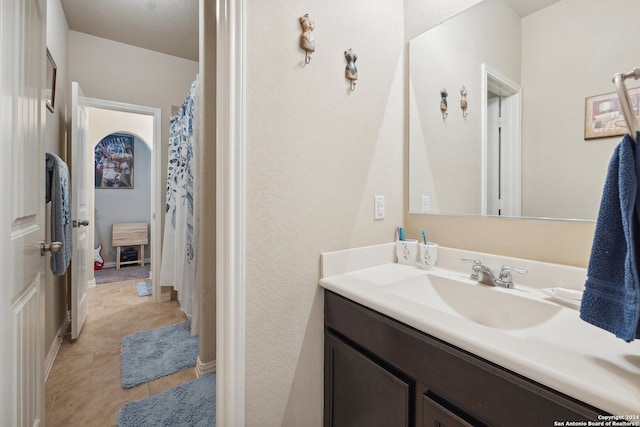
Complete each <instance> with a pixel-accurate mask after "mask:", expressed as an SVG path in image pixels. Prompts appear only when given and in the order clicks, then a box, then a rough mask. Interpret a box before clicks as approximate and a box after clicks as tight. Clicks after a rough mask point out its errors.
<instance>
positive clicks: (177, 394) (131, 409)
mask: <svg viewBox="0 0 640 427" xmlns="http://www.w3.org/2000/svg"><path fill="white" fill-rule="evenodd" d="M215 425H216V376H215V375H205V376H203V377H201V378H198V379H195V380H193V381H189V382H188V383H185V384H182V385H179V386H178V387H175V388H172V389H170V390H167V391H164V392H162V393H159V394H156V395H154V396H150V397H146V398H144V399H141V400H136V401H133V402H129V403H127V404H125V405H124V406H123V407H122V408H120V411H119V412H118V427H141V426H167V427H168V426H171V427H174V426H184V427H187V426H188V427H200V426H201V427H215Z"/></svg>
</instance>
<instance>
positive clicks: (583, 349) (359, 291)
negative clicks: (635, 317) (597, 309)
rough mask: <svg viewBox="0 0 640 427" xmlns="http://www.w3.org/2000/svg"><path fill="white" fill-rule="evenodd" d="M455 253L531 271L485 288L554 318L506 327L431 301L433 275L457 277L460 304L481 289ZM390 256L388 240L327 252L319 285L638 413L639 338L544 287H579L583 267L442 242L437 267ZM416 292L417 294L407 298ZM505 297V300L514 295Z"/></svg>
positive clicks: (613, 409)
mask: <svg viewBox="0 0 640 427" xmlns="http://www.w3.org/2000/svg"><path fill="white" fill-rule="evenodd" d="M460 258H474V259H479V260H481V261H482V262H483V264H484V265H488V266H490V267H492V268H497V269H498V271H499V267H500V265H502V264H509V265H512V266H515V267H521V268H526V269H528V270H529V273H528V274H526V275H519V274H513V280H514V283H515V289H500V288H494V287H490V288H491V289H490V291H489V292H496V293H510V292H511V293H514V292H515V293H517V295H519V296H522V297H523V298H526V299H530V300H536V301H537V302H535V303H534V304H542V305H543V306H544V308H551V309H553V315H552V316H551V317H550V318H549V319H545V320H544V321H542V322H540V323H538V324H536V325H535V326H531V327H526V328H521V329H518V328H515V329H508V328H507V329H504V328H494V327H489V326H484V325H483V324H479V323H477V322H474V321H472V320H469V319H467V318H464V317H463V316H456V315H454V314H451V313H448V312H447V310H443V309H441V307H438V306H437V302H435V301H434V303H433V304H430V300H429V298H432V297H430V296H428V295H427V294H426V293H423V292H421V289H423V288H426V287H427V283H428V282H429V280H430V278H431V280H432V281H436V280H438V279H437V277H454V278H455V280H459V281H461V282H462V283H463V285H462V286H463V288H462V289H463V291H462V292H460V295H459V297H460V299H461V301H462V299H464V298H465V297H466V298H469V297H470V296H468V295H463V293H464V286H467V285H468V286H486V285H481V284H480V285H478V284H475V283H473V282H471V281H470V280H468V274H469V273H470V272H471V265H470V264H464V263H462V262H461V261H460ZM395 260H396V258H395V245H394V244H393V243H391V244H385V245H377V246H370V247H365V248H357V249H350V250H345V251H339V252H331V253H325V254H322V278H321V280H320V282H319V283H320V286H322V287H323V288H325V289H328V290H330V291H333V292H335V293H337V294H339V295H342V296H344V297H346V298H348V299H350V300H352V301H355V302H357V303H359V304H362V305H364V306H366V307H369V308H371V309H373V310H375V311H378V312H380V313H382V314H385V315H387V316H389V317H392V318H394V319H396V320H398V321H400V322H402V323H404V324H406V325H409V326H411V327H413V328H416V329H418V330H420V331H422V332H424V333H426V334H429V335H431V336H434V337H436V338H439V339H442V340H443V341H446V342H448V343H450V344H452V345H454V346H456V347H459V348H461V349H463V350H466V351H469V352H471V353H473V354H476V355H478V356H480V357H482V358H484V359H486V360H488V361H490V362H493V363H496V364H498V365H500V366H503V367H505V368H507V369H509V370H511V371H513V372H516V373H518V374H521V375H523V376H525V377H527V378H530V379H532V380H534V381H536V382H538V383H540V384H543V385H546V386H548V387H550V388H552V389H555V390H557V391H559V392H561V393H564V394H566V395H568V396H571V397H573V398H575V399H578V400H580V401H582V402H585V403H587V404H589V405H592V406H594V407H596V408H599V409H602V410H603V411H606V412H609V413H610V414H612V415H621V416H624V415H640V341H633V342H631V343H626V342H624V341H623V340H621V339H619V338H616V337H615V336H614V335H613V334H611V333H609V332H607V331H604V330H601V329H599V328H597V327H595V326H592V325H590V324H588V323H586V322H584V321H582V320H581V319H580V318H579V309H578V308H577V307H575V306H574V307H572V306H571V305H567V304H563V303H562V302H558V301H557V300H555V299H553V298H552V297H549V296H548V294H546V293H545V292H544V291H543V290H542V289H546V288H555V287H562V288H570V289H575V290H582V289H583V287H584V281H585V278H586V270H585V269H583V268H577V267H568V266H562V265H555V264H549V263H541V262H536V261H529V260H521V259H514V258H509V257H502V256H495V255H490V254H481V253H473V252H469V251H461V250H457V249H451V248H443V247H440V248H439V253H438V263H437V267H436V268H435V269H433V270H429V271H427V270H423V269H421V268H419V267H416V266H411V265H400V264H397V263H396V262H395ZM465 281H466V282H468V283H465ZM467 289H469V288H467ZM414 290H416V294H415V295H412V294H411V292H414ZM421 293H423V294H422V295H419V294H421ZM496 296H497V297H500V296H501V295H499V294H496ZM502 296H503V297H506V298H507V300H508V298H509V297H511V295H510V294H507V295H506V296H505V295H502ZM457 297H458V295H455V298H457ZM496 301H500V298H496ZM540 301H541V302H540ZM497 304H498V303H497ZM550 304H553V307H550V306H549V305H550ZM469 305H470V304H468V300H467V306H469ZM471 305H472V304H471ZM534 306H535V307H537V305H534ZM486 310H494V311H498V310H500V307H497V306H496V307H491V306H487V307H486ZM630 421H634V422H638V421H639V420H630Z"/></svg>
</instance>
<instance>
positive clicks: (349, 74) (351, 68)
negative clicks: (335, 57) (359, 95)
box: [344, 48, 358, 92]
mask: <svg viewBox="0 0 640 427" xmlns="http://www.w3.org/2000/svg"><path fill="white" fill-rule="evenodd" d="M344 57H345V58H346V59H347V67H346V68H345V70H344V75H345V77H346V78H347V79H348V80H349V89H351V92H353V91H354V90H356V81H357V80H358V69H357V68H356V60H357V59H358V55H357V54H356V53H355V52H354V51H352V50H351V48H349V50H345V51H344Z"/></svg>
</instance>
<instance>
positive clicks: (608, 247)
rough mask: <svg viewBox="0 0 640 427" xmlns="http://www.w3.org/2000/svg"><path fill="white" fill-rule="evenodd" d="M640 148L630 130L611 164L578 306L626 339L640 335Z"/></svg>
mask: <svg viewBox="0 0 640 427" xmlns="http://www.w3.org/2000/svg"><path fill="white" fill-rule="evenodd" d="M638 136H639V137H640V132H638ZM636 140H638V141H640V139H638V138H637V139H636ZM639 153H640V150H639V149H638V147H636V145H635V143H634V141H633V140H632V139H631V137H630V136H629V135H628V134H627V135H625V137H624V138H623V139H622V141H621V142H620V144H618V146H617V147H616V149H615V151H614V154H613V156H612V158H611V161H610V163H609V170H608V172H607V178H606V181H605V185H604V191H603V195H602V201H601V204H600V212H599V214H598V219H597V222H596V231H595V235H594V240H593V246H592V248H591V258H590V260H589V267H588V269H587V281H586V283H585V292H584V294H583V297H582V303H581V306H580V318H581V319H582V320H584V321H586V322H589V323H591V324H593V325H595V326H598V327H600V328H602V329H605V330H607V331H609V332H611V333H613V334H615V335H616V337H618V338H621V339H623V340H625V341H633V340H634V338H640V330H639V329H640V328H639V327H638V321H639V317H640V281H639V280H638V263H637V262H638V258H637V257H638V255H639V254H640V246H639V245H640V234H639V233H640V186H639V185H638V178H639V177H640V155H639Z"/></svg>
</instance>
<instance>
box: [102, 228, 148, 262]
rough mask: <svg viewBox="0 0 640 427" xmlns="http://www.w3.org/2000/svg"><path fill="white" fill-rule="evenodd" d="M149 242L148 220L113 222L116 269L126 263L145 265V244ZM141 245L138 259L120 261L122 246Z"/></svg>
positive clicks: (112, 235) (112, 242) (112, 238)
mask: <svg viewBox="0 0 640 427" xmlns="http://www.w3.org/2000/svg"><path fill="white" fill-rule="evenodd" d="M147 243H149V226H148V225H147V223H146V222H120V223H116V224H113V230H112V234H111V244H112V245H113V246H114V247H115V248H116V270H118V269H120V266H121V265H124V264H140V265H144V245H146V244H147ZM138 245H139V246H140V251H139V252H138V259H137V260H133V261H123V262H120V248H121V247H122V246H138Z"/></svg>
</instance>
